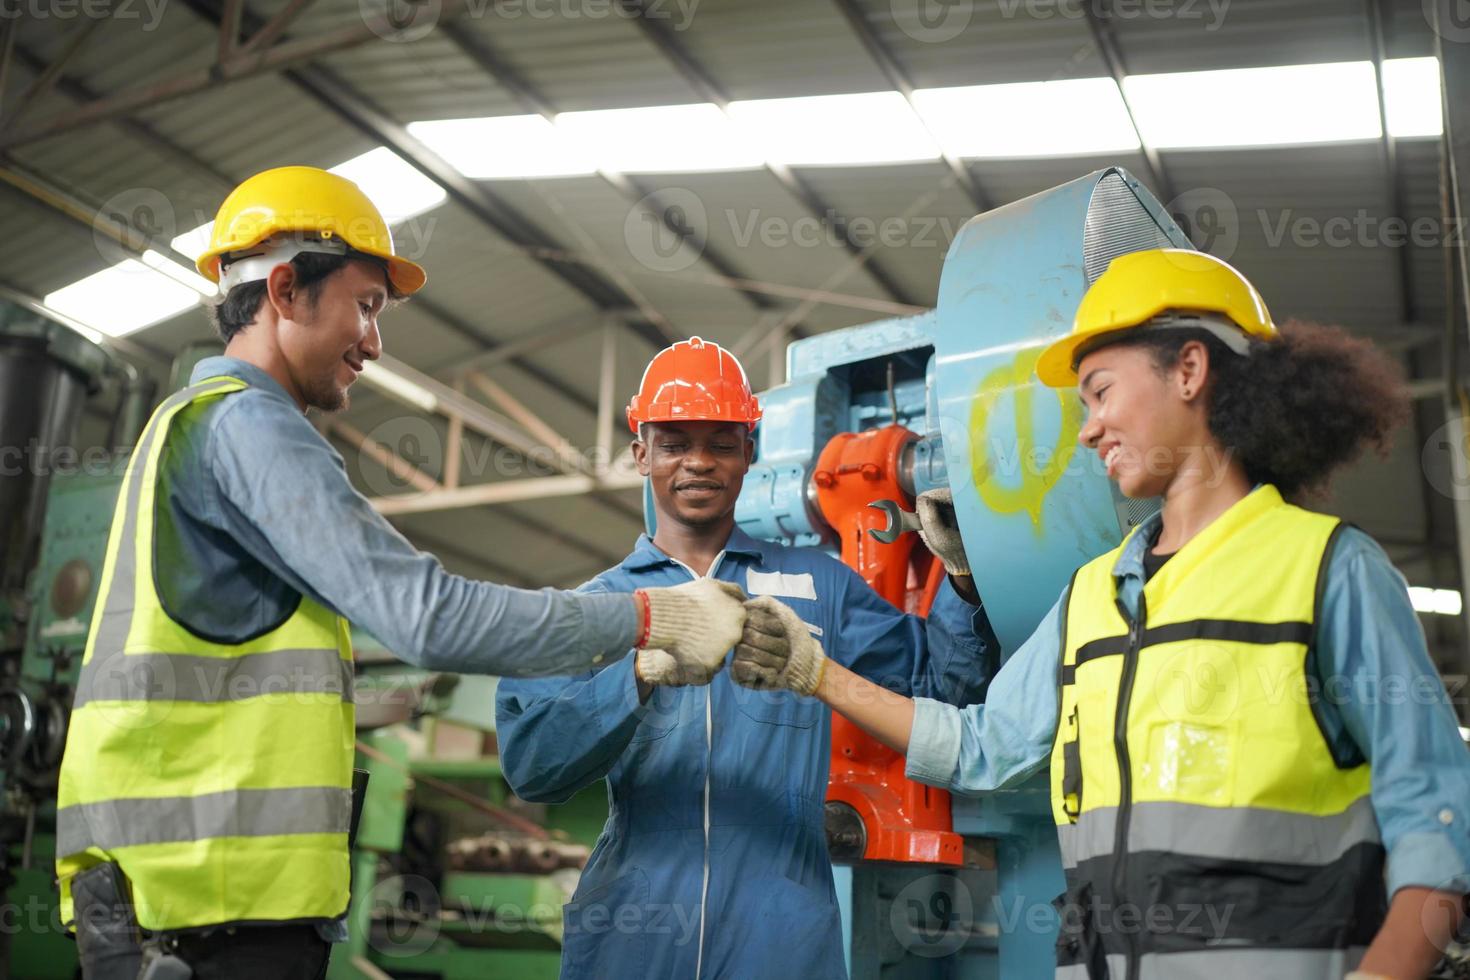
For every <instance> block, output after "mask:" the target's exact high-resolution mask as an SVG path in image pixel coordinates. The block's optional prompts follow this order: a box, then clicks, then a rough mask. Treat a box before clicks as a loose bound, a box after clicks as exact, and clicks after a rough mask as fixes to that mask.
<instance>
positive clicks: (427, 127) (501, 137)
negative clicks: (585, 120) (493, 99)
mask: <svg viewBox="0 0 1470 980" xmlns="http://www.w3.org/2000/svg"><path fill="white" fill-rule="evenodd" d="M408 132H409V134H410V135H412V136H413V138H414V139H417V140H422V141H423V143H424V145H426V146H427V147H428V148H429V149H431V150H433V151H434V152H435V153H437V154H439V155H440V156H441V157H443V158H444V159H445V160H448V161H449V162H450V163H451V164H453V165H454V169H456V170H458V171H459V172H460V173H462V174H464V175H465V176H466V177H471V178H473V179H475V180H495V179H503V178H513V177H568V176H573V175H576V174H592V173H596V172H597V164H595V163H593V162H592V159H591V158H590V157H589V156H586V155H584V154H583V153H582V152H581V151H580V150H579V149H578V144H577V143H576V142H575V141H573V140H572V139H570V138H569V137H568V136H567V134H566V133H565V132H563V131H562V130H560V129H558V128H557V127H555V126H553V125H552V124H551V123H550V122H549V121H547V120H546V119H544V118H542V117H541V116H486V117H482V118H479V119H435V120H432V121H429V122H415V123H409V124H408Z"/></svg>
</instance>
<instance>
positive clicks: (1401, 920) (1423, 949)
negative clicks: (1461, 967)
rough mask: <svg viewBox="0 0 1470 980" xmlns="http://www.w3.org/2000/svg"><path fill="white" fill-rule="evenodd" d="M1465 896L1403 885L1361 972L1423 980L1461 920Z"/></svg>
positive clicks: (1370, 948)
mask: <svg viewBox="0 0 1470 980" xmlns="http://www.w3.org/2000/svg"><path fill="white" fill-rule="evenodd" d="M1463 901H1464V899H1463V897H1462V896H1460V895H1454V894H1451V893H1449V892H1440V891H1434V890H1433V889H1429V888H1416V887H1407V888H1400V889H1399V890H1398V892H1397V893H1396V894H1395V895H1394V897H1393V902H1392V904H1390V905H1389V908H1388V917H1387V918H1386V919H1384V921H1383V927H1382V928H1381V929H1379V930H1378V935H1377V936H1375V937H1374V939H1373V945H1371V946H1369V947H1368V953H1367V955H1366V956H1364V957H1363V962H1362V963H1361V964H1359V966H1358V971H1359V972H1360V973H1366V974H1368V975H1370V976H1376V977H1391V978H1393V980H1424V978H1425V977H1427V976H1428V975H1429V971H1430V970H1432V969H1434V965H1435V964H1436V963H1438V962H1439V959H1440V955H1441V951H1442V950H1443V949H1444V948H1445V946H1446V945H1448V943H1449V941H1450V939H1451V938H1452V937H1453V936H1454V934H1455V929H1456V928H1457V927H1458V925H1459V922H1460V914H1461V913H1460V910H1461V907H1462V902H1463Z"/></svg>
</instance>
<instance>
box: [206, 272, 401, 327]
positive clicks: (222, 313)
mask: <svg viewBox="0 0 1470 980" xmlns="http://www.w3.org/2000/svg"><path fill="white" fill-rule="evenodd" d="M353 259H363V260H365V261H367V262H372V263H374V264H376V265H378V266H381V267H382V269H383V271H384V273H385V277H386V279H387V282H388V296H389V298H390V299H401V298H402V294H401V293H399V292H398V290H397V289H396V288H395V287H394V286H393V279H392V277H391V276H386V273H387V269H388V263H386V262H384V261H383V260H382V259H380V258H378V257H377V256H376V255H364V254H363V253H361V252H348V253H347V254H346V255H328V254H326V253H323V252H301V253H299V254H298V255H297V256H296V257H295V258H293V259H292V260H291V268H293V269H295V270H296V285H297V286H299V287H301V288H302V289H304V290H305V291H306V299H307V302H308V303H310V304H311V305H313V306H315V305H316V301H317V298H318V297H319V296H321V293H322V287H324V286H325V285H326V284H327V280H328V279H330V278H332V276H334V275H336V274H337V273H338V272H341V271H342V269H343V268H345V267H346V265H347V263H348V262H351V261H352V260H353ZM265 290H266V281H265V280H264V279H257V280H255V281H254V282H243V283H241V284H240V285H238V286H236V287H235V288H234V289H231V290H230V292H229V294H228V295H227V296H225V298H224V299H223V300H222V301H220V302H219V303H218V304H217V305H215V306H214V307H213V308H211V310H210V313H209V318H210V320H212V321H213V322H214V328H215V330H216V331H218V332H219V336H220V339H221V340H223V341H224V342H225V343H226V344H228V343H229V342H230V341H231V339H233V338H234V336H235V335H236V334H237V333H239V332H240V331H241V330H244V329H245V328H246V327H248V326H250V324H252V323H254V322H255V316H256V314H257V313H259V312H260V304H261V303H262V302H263V301H264V300H265Z"/></svg>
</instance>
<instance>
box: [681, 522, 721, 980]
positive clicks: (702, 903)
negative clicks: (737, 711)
mask: <svg viewBox="0 0 1470 980" xmlns="http://www.w3.org/2000/svg"><path fill="white" fill-rule="evenodd" d="M669 560H670V561H672V562H673V563H674V564H676V565H678V566H679V567H680V568H682V569H684V571H686V572H688V573H689V577H690V578H691V579H698V578H714V577H715V573H716V572H718V571H719V570H720V562H722V561H724V560H725V553H724V552H723V551H721V552H720V553H719V554H718V555H715V560H714V561H712V562H710V565H709V574H708V575H703V576H701V575H695V574H694V569H692V568H690V567H689V566H688V565H686V564H684V563H683V562H682V561H680V560H679V559H677V558H670V559H669ZM712 697H713V692H712V691H711V689H710V686H709V685H705V688H704V866H703V869H702V873H701V876H700V880H699V952H698V953H697V954H696V956H695V959H694V980H699V978H700V976H701V975H702V974H703V973H704V913H705V910H706V907H707V905H708V903H709V783H710V769H712V768H713V767H714V764H715V719H714V705H713V702H712Z"/></svg>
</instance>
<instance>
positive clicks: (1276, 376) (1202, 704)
mask: <svg viewBox="0 0 1470 980" xmlns="http://www.w3.org/2000/svg"><path fill="white" fill-rule="evenodd" d="M1037 374H1038V376H1039V377H1040V378H1041V380H1042V381H1043V382H1044V383H1046V384H1048V385H1051V386H1053V387H1070V386H1073V385H1076V386H1077V387H1078V388H1079V393H1080V396H1081V399H1082V402H1083V404H1084V405H1085V407H1086V408H1087V411H1088V419H1087V422H1086V424H1085V425H1084V426H1083V428H1082V430H1081V433H1080V435H1079V438H1080V441H1081V442H1082V443H1083V445H1085V446H1086V447H1087V448H1089V449H1092V450H1093V451H1095V452H1096V453H1097V454H1098V457H1099V458H1100V460H1101V465H1103V466H1104V467H1105V468H1106V470H1107V473H1108V476H1109V478H1110V479H1113V480H1116V481H1117V483H1118V486H1119V488H1120V489H1121V490H1122V492H1123V493H1124V494H1126V495H1127V496H1129V497H1134V498H1146V497H1153V496H1158V497H1161V498H1162V499H1163V501H1164V506H1163V509H1162V511H1161V513H1159V514H1157V515H1155V516H1154V517H1153V518H1150V519H1149V520H1148V521H1145V522H1144V523H1143V524H1141V525H1139V526H1138V527H1137V528H1135V529H1134V531H1133V532H1132V533H1131V534H1129V535H1128V537H1127V538H1126V539H1125V540H1124V541H1123V543H1122V544H1121V545H1119V546H1118V547H1117V548H1116V549H1114V550H1113V551H1112V552H1109V553H1108V554H1105V555H1102V556H1101V557H1099V558H1097V559H1095V560H1093V561H1091V562H1089V563H1088V564H1086V565H1084V566H1083V567H1082V568H1080V569H1078V571H1077V572H1076V574H1075V575H1074V577H1073V579H1072V582H1071V584H1070V585H1069V586H1068V588H1067V590H1066V591H1065V592H1064V593H1063V594H1062V596H1061V598H1060V599H1059V600H1058V602H1057V604H1056V605H1055V606H1054V607H1053V609H1052V610H1051V612H1050V613H1049V614H1048V615H1047V617H1046V618H1045V619H1044V620H1043V622H1042V624H1041V625H1040V627H1039V628H1038V629H1037V631H1036V632H1035V633H1034V634H1033V635H1032V637H1031V638H1030V639H1029V640H1027V641H1026V643H1024V644H1023V645H1022V646H1021V648H1020V649H1019V650H1017V651H1016V652H1015V654H1014V655H1013V656H1012V657H1011V658H1010V660H1009V661H1007V663H1006V664H1005V666H1004V667H1003V668H1002V669H1001V671H1000V672H999V673H998V675H997V676H996V677H995V679H994V680H993V681H992V683H991V687H990V691H989V695H988V697H987V700H986V703H985V704H983V705H976V706H972V707H969V708H964V709H961V708H956V707H953V706H951V705H946V704H941V703H939V702H937V701H931V700H927V699H924V698H917V699H912V700H911V699H908V698H902V697H899V696H897V695H894V694H893V693H891V692H888V691H883V690H882V689H880V688H877V687H875V686H873V685H871V684H869V683H868V682H866V681H864V680H862V679H861V678H858V677H856V676H854V675H852V674H851V673H850V672H848V671H846V670H844V669H843V668H842V667H841V665H839V664H835V663H825V664H823V665H822V666H823V667H824V668H825V669H824V671H823V672H822V674H821V681H820V682H819V684H818V689H817V691H816V694H817V696H818V697H820V698H821V699H822V700H824V701H826V702H827V703H828V704H829V705H831V706H832V707H833V708H835V709H836V710H838V711H840V712H842V713H843V714H845V715H846V716H847V717H849V718H851V719H852V720H853V721H855V722H857V723H858V724H859V725H861V726H863V727H864V728H865V729H867V730H868V731H870V732H871V733H872V734H873V735H875V736H876V737H878V738H879V739H881V740H882V741H884V742H886V743H887V744H889V745H891V746H893V747H894V748H895V749H898V750H899V751H902V752H904V753H906V755H907V756H908V774H909V776H910V777H911V778H913V779H917V780H920V781H923V782H926V783H931V784H933V785H937V786H941V787H945V788H948V789H952V790H955V791H958V792H978V791H988V790H993V789H997V788H1000V787H1003V786H1006V785H1010V784H1013V783H1015V782H1017V781H1020V780H1022V779H1024V778H1025V777H1027V776H1030V775H1032V774H1033V773H1037V772H1039V771H1041V770H1043V769H1045V768H1046V767H1047V765H1048V763H1049V764H1050V769H1051V799H1052V812H1053V817H1054V818H1055V820H1056V823H1057V830H1058V835H1059V842H1060V845H1061V852H1062V859H1063V865H1064V869H1065V872H1066V880H1067V889H1066V892H1065V893H1064V895H1063V896H1062V897H1061V898H1060V899H1059V900H1058V902H1057V908H1058V911H1059V913H1060V918H1061V929H1060V935H1059V939H1058V944H1057V976H1058V977H1067V978H1083V977H1086V978H1100V977H1112V978H1119V980H1122V978H1128V980H1137V978H1165V977H1167V978H1170V980H1180V978H1196V977H1197V978H1204V977H1210V978H1220V977H1231V978H1234V977H1251V978H1253V980H1306V978H1313V980H1315V978H1324V980H1325V978H1333V980H1338V978H1341V977H1343V975H1344V974H1345V973H1346V972H1347V971H1350V970H1351V971H1362V972H1359V973H1355V975H1357V976H1387V977H1395V978H1422V977H1424V976H1426V975H1427V973H1428V972H1429V970H1430V969H1431V968H1432V967H1433V965H1434V963H1435V962H1436V961H1437V960H1438V958H1439V953H1438V951H1437V948H1443V945H1444V943H1445V942H1446V941H1447V939H1448V937H1449V935H1450V934H1451V933H1452V931H1453V929H1454V928H1455V924H1456V923H1457V921H1458V905H1459V902H1460V901H1461V898H1460V896H1461V895H1462V894H1463V893H1464V892H1465V891H1467V890H1470V833H1467V827H1470V754H1467V753H1466V751H1465V746H1464V744H1463V743H1462V742H1461V740H1460V737H1459V733H1458V730H1457V726H1456V720H1455V716H1454V713H1453V711H1452V710H1451V708H1450V706H1449V704H1448V701H1447V699H1446V698H1445V697H1444V690H1443V687H1442V685H1441V682H1440V680H1439V677H1438V676H1437V674H1436V671H1435V668H1434V666H1433V664H1432V663H1431V661H1430V659H1429V656H1428V652H1427V650H1426V648H1425V642H1424V636H1423V633H1422V631H1421V629H1420V626H1419V622H1418V619H1417V617H1416V615H1415V613H1414V610H1413V608H1412V606H1411V605H1410V602H1409V597H1408V594H1407V591H1406V589H1405V584H1404V581H1403V578H1402V577H1401V576H1400V575H1399V573H1398V572H1397V571H1395V569H1394V568H1393V566H1392V565H1391V564H1390V563H1389V560H1388V557H1387V556H1386V555H1385V554H1384V552H1383V551H1382V549H1380V548H1379V547H1378V546H1377V545H1376V544H1375V543H1374V542H1373V541H1372V539H1371V538H1369V537H1368V536H1367V535H1366V534H1364V533H1363V532H1361V531H1359V530H1357V529H1356V528H1352V527H1350V526H1348V525H1345V524H1343V523H1342V522H1340V521H1339V520H1338V519H1336V518H1334V517H1330V516H1327V515H1324V514H1319V513H1314V512H1312V511H1310V510H1306V509H1303V508H1301V507H1298V506H1295V505H1293V504H1291V503H1288V500H1294V499H1300V498H1301V497H1302V495H1303V494H1304V493H1306V492H1309V491H1312V490H1316V489H1319V488H1322V487H1323V486H1324V485H1325V483H1326V481H1327V478H1328V476H1329V475H1330V474H1331V473H1332V472H1333V471H1334V470H1335V469H1337V468H1338V467H1339V466H1341V465H1342V464H1344V463H1346V462H1348V461H1349V460H1351V459H1353V458H1354V457H1355V456H1357V455H1358V453H1359V451H1360V450H1361V449H1362V448H1363V447H1365V446H1366V445H1370V444H1376V445H1378V446H1380V447H1381V446H1382V445H1383V444H1384V442H1385V440H1386V439H1387V437H1388V435H1389V433H1390V432H1391V430H1392V429H1393V427H1394V426H1395V425H1396V423H1397V422H1398V421H1399V419H1400V418H1401V417H1402V416H1403V415H1404V413H1405V410H1406V397H1405V394H1404V392H1403V390H1402V387H1401V385H1400V384H1399V383H1398V381H1397V379H1396V373H1395V371H1394V370H1393V368H1392V366H1391V365H1390V364H1389V362H1387V360H1386V359H1384V358H1383V357H1382V356H1381V355H1380V354H1379V353H1377V352H1376V351H1375V350H1374V349H1373V348H1372V347H1371V345H1369V344H1367V343H1366V342H1364V341H1361V340H1356V339H1353V338H1351V337H1349V336H1348V335H1346V334H1345V333H1343V332H1341V331H1339V330H1336V329H1330V328H1324V327H1315V326H1309V325H1287V326H1285V327H1283V328H1279V329H1278V328H1277V327H1276V326H1275V324H1273V322H1272V320H1271V316H1270V314H1269V312H1268V311H1267V309H1266V305H1265V303H1264V302H1263V301H1262V299H1261V297H1260V295H1259V293H1257V291H1256V290H1255V288H1254V287H1252V286H1251V284H1250V283H1249V282H1247V281H1246V279H1245V278H1244V277H1243V276H1241V275H1240V273H1239V272H1237V271H1236V270H1235V269H1233V268H1231V267H1230V266H1229V265H1227V264H1226V263H1224V262H1222V261H1220V260H1219V259H1216V258H1214V257H1212V256H1209V255H1205V254H1201V253H1198V252H1191V251H1183V250H1177V249H1158V250H1151V251H1143V252H1136V253H1132V254H1128V255H1123V256H1120V257H1119V258H1117V259H1115V260H1114V261H1113V262H1112V264H1111V265H1110V266H1109V268H1108V269H1107V271H1106V272H1105V273H1104V274H1103V275H1102V276H1100V277H1099V278H1098V280H1097V281H1096V282H1095V283H1094V284H1093V285H1092V287H1091V288H1090V289H1089V290H1088V292H1087V294H1086V295H1085V296H1084V298H1083V300H1082V303H1081V305H1080V306H1079V308H1078V311H1077V316H1076V321H1075V324H1074V328H1073V331H1072V333H1071V334H1070V335H1069V336H1067V337H1065V338H1063V339H1061V340H1059V341H1057V342H1056V343H1054V344H1052V345H1051V346H1050V347H1048V348H1047V349H1046V350H1045V351H1044V353H1043V354H1042V356H1041V358H1040V360H1039V361H1038V363H1037ZM764 622H765V621H764V620H763V619H762V618H760V617H756V616H750V617H748V618H747V622H746V628H745V635H744V637H743V639H742V646H741V647H737V651H736V655H737V659H738V658H739V657H740V656H741V650H742V648H754V649H759V650H763V651H767V652H769V651H771V650H776V651H781V650H783V649H791V650H795V651H797V652H796V653H795V654H793V655H794V656H807V655H809V647H808V646H807V645H805V644H803V642H802V640H801V638H800V637H785V636H783V635H780V631H779V630H776V631H772V632H769V633H768V632H763V631H762V629H763V624H764ZM1390 685H1392V690H1394V691H1405V690H1407V691H1412V692H1414V695H1413V696H1411V697H1404V696H1398V697H1393V696H1389V693H1388V692H1389V691H1390Z"/></svg>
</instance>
